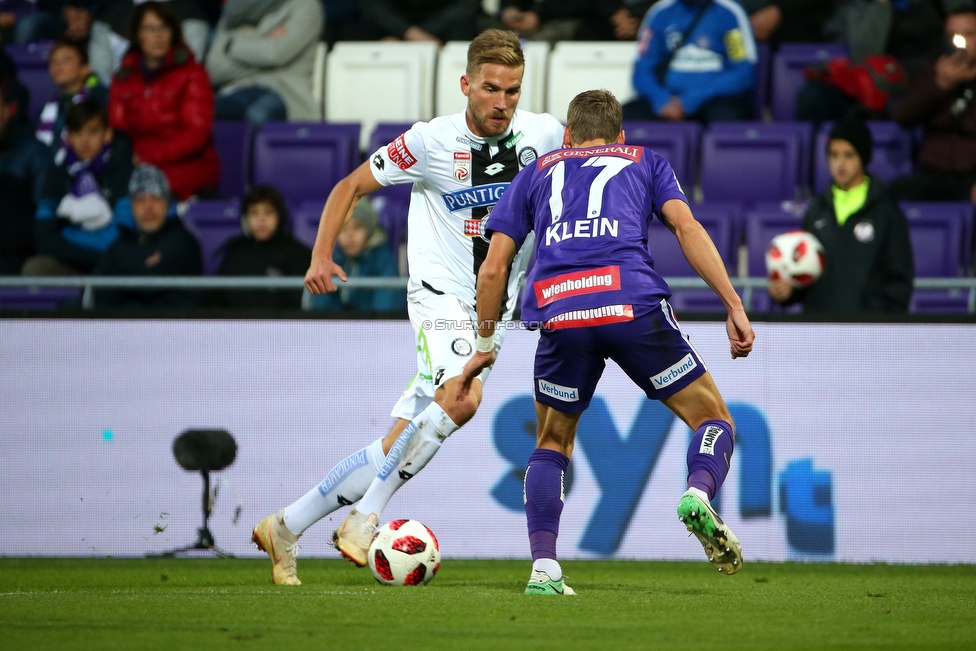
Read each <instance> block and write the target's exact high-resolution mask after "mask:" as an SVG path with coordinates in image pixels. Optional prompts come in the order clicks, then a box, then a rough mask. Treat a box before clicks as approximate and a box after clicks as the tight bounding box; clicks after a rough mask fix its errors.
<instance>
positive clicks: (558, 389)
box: [539, 379, 579, 402]
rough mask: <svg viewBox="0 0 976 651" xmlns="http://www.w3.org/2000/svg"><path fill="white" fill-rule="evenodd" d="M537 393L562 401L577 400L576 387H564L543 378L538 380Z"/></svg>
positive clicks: (577, 390)
mask: <svg viewBox="0 0 976 651" xmlns="http://www.w3.org/2000/svg"><path fill="white" fill-rule="evenodd" d="M539 393H544V394H546V395H547V396H551V397H553V398H555V399H556V400H562V401H563V402H578V401H579V389H577V388H576V387H564V386H563V385H561V384H553V383H552V382H546V381H545V380H543V379H540V380H539Z"/></svg>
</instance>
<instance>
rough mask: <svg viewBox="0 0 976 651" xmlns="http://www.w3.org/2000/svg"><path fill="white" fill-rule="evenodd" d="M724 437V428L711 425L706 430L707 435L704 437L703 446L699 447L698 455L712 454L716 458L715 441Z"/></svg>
mask: <svg viewBox="0 0 976 651" xmlns="http://www.w3.org/2000/svg"><path fill="white" fill-rule="evenodd" d="M721 435H722V428H721V427H715V426H714V425H709V426H708V427H706V428H705V435H704V436H702V442H701V445H700V446H699V447H698V454H710V455H712V456H713V457H714V456H715V441H717V440H718V437H720V436H721Z"/></svg>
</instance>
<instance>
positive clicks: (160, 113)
mask: <svg viewBox="0 0 976 651" xmlns="http://www.w3.org/2000/svg"><path fill="white" fill-rule="evenodd" d="M131 28H132V47H131V49H130V50H129V53H128V54H126V55H125V59H123V61H122V68H121V69H120V70H119V73H118V74H117V75H116V76H115V79H114V81H113V82H112V89H111V91H110V93H109V103H108V113H109V123H110V124H111V125H112V126H113V127H114V128H116V129H119V130H120V131H124V132H125V133H126V134H128V135H129V137H130V138H131V139H132V146H133V148H134V149H135V153H136V156H137V160H136V162H137V163H139V162H142V163H150V164H152V165H155V166H156V167H158V168H159V169H161V170H162V171H163V172H164V173H165V174H166V177H167V179H168V180H169V184H170V187H172V189H173V194H175V195H176V197H177V198H179V199H180V200H185V199H187V198H189V197H190V196H192V195H194V194H197V193H198V192H201V191H204V192H206V191H211V190H212V189H213V188H216V187H217V182H218V180H219V176H220V160H219V159H218V158H217V150H216V149H215V148H214V144H213V117H214V94H213V89H212V88H211V87H210V78H209V77H208V76H207V71H206V70H204V69H203V66H201V65H200V64H199V63H197V62H196V60H195V59H194V58H193V54H192V53H191V52H190V50H189V49H188V48H187V47H186V45H185V44H184V43H183V36H182V33H181V31H180V23H179V19H178V18H177V16H176V13H175V12H174V11H173V8H172V7H171V6H170V5H169V3H166V2H144V3H142V4H139V5H138V6H136V8H135V10H134V11H133V13H132V26H131Z"/></svg>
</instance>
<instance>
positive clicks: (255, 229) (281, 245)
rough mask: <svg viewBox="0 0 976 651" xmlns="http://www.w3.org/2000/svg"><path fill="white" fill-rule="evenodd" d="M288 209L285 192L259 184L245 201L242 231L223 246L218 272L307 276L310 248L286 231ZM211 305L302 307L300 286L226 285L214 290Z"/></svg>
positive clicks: (247, 195) (270, 275)
mask: <svg viewBox="0 0 976 651" xmlns="http://www.w3.org/2000/svg"><path fill="white" fill-rule="evenodd" d="M287 227H288V209H287V208H286V207H285V200H284V198H282V196H281V193H280V192H278V190H276V189H275V188H273V187H272V186H270V185H259V186H257V187H255V188H252V189H251V190H250V191H248V193H247V194H245V195H244V199H243V201H242V202H241V230H242V231H243V235H240V236H238V237H235V238H233V239H231V240H228V241H227V243H226V244H224V246H223V250H224V260H223V262H221V264H220V268H218V269H217V275H218V276H269V277H280V276H304V275H305V271H306V270H307V269H308V266H309V264H311V262H312V251H311V249H309V248H308V247H307V246H305V245H304V244H302V243H301V242H298V241H297V240H295V238H293V237H292V236H291V235H289V234H288V228H287ZM210 302H211V303H212V304H213V305H220V306H226V307H242V308H252V307H253V308H281V307H285V308H289V307H290V308H298V307H301V302H302V290H301V289H296V290H294V291H291V290H283V291H282V290H278V291H276V290H228V291H223V292H214V293H213V294H212V295H211V301H210Z"/></svg>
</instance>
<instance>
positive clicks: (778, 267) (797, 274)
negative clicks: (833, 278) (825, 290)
mask: <svg viewBox="0 0 976 651" xmlns="http://www.w3.org/2000/svg"><path fill="white" fill-rule="evenodd" d="M823 270H824V248H823V245H822V244H821V243H820V240H818V239H817V238H816V237H814V236H813V235H812V234H811V233H808V232H806V231H787V232H786V233H780V234H779V235H777V236H776V237H774V238H773V239H772V241H771V242H770V243H769V248H768V249H766V272H767V274H768V276H769V278H771V279H773V280H779V279H781V278H782V279H785V280H788V281H790V284H791V285H793V287H809V286H810V285H812V284H813V283H815V282H817V279H818V278H820V274H822V273H823Z"/></svg>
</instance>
